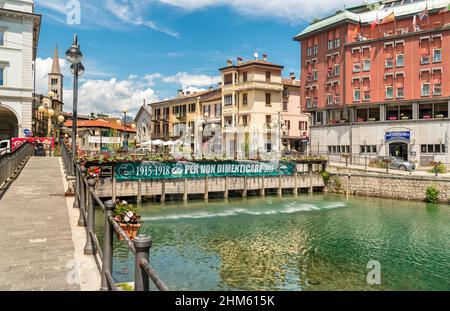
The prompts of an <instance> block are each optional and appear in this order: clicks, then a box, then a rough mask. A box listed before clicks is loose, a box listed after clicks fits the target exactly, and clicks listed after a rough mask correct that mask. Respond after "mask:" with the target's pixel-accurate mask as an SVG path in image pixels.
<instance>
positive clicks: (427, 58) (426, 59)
mask: <svg viewBox="0 0 450 311" xmlns="http://www.w3.org/2000/svg"><path fill="white" fill-rule="evenodd" d="M429 63H430V55H428V54H423V55H422V56H421V57H420V64H421V65H426V64H429Z"/></svg>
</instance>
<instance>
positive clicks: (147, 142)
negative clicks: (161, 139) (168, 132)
mask: <svg viewBox="0 0 450 311" xmlns="http://www.w3.org/2000/svg"><path fill="white" fill-rule="evenodd" d="M151 144H152V141H151V140H149V141H146V142H143V143H141V146H148V145H151Z"/></svg>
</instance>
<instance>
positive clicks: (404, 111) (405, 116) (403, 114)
mask: <svg viewBox="0 0 450 311" xmlns="http://www.w3.org/2000/svg"><path fill="white" fill-rule="evenodd" d="M399 110H400V119H401V120H411V119H412V105H400V108H399Z"/></svg>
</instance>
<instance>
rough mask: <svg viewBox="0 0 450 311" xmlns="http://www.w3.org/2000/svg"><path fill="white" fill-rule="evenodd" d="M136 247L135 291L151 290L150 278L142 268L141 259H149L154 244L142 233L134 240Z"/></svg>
mask: <svg viewBox="0 0 450 311" xmlns="http://www.w3.org/2000/svg"><path fill="white" fill-rule="evenodd" d="M133 244H134V248H135V249H136V255H135V259H134V263H135V267H134V290H135V291H141V292H142V291H149V290H150V286H149V278H148V275H147V273H146V272H145V271H144V269H142V268H141V265H140V263H139V262H140V261H141V260H142V259H145V260H147V261H148V262H150V261H149V258H150V247H151V246H152V240H151V239H150V238H149V237H148V236H146V235H142V234H140V235H139V236H137V237H136V238H135V239H134V240H133Z"/></svg>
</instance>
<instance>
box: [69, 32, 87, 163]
mask: <svg viewBox="0 0 450 311" xmlns="http://www.w3.org/2000/svg"><path fill="white" fill-rule="evenodd" d="M66 59H67V60H68V61H69V62H70V63H71V64H72V65H71V66H70V70H71V72H72V74H73V115H72V157H73V159H74V160H75V157H76V154H77V121H78V109H77V108H78V107H77V105H78V78H79V77H80V76H82V75H83V74H84V66H83V64H82V63H81V61H82V60H83V53H81V50H80V45H79V44H78V36H77V35H75V36H74V38H73V43H72V46H71V47H70V48H69V49H68V50H67V52H66Z"/></svg>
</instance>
